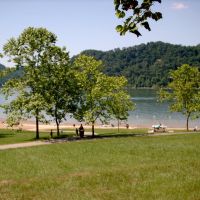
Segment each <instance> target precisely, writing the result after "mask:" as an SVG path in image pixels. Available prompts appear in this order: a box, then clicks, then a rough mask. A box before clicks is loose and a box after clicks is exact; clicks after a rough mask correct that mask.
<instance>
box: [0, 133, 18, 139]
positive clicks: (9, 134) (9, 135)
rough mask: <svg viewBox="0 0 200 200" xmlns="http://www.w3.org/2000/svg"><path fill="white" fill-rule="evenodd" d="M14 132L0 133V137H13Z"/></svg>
mask: <svg viewBox="0 0 200 200" xmlns="http://www.w3.org/2000/svg"><path fill="white" fill-rule="evenodd" d="M14 136H15V134H14V133H0V138H8V137H14Z"/></svg>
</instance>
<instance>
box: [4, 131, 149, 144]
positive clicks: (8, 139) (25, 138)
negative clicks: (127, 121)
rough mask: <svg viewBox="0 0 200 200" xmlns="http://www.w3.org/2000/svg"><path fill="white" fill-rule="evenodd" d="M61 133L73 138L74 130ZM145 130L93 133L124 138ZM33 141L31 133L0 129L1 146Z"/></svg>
mask: <svg viewBox="0 0 200 200" xmlns="http://www.w3.org/2000/svg"><path fill="white" fill-rule="evenodd" d="M63 131H67V132H63V133H61V136H60V137H73V136H75V130H74V129H65V130H63ZM85 131H87V132H91V129H86V130H85ZM146 132H147V129H135V130H131V129H120V132H119V133H118V131H117V129H95V133H98V136H104V137H105V136H107V137H108V136H109V137H110V136H116V137H117V136H124V135H127V136H128V135H135V134H138V133H146ZM53 135H54V138H56V131H55V130H54V133H53ZM40 139H42V140H43V139H50V131H49V132H41V133H40ZM34 140H35V132H33V131H16V130H10V129H0V145H1V144H13V143H21V142H30V141H34Z"/></svg>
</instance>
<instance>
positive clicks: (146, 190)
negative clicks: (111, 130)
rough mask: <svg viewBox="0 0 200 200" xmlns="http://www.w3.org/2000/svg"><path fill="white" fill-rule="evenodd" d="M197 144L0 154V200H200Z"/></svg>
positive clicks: (180, 140)
mask: <svg viewBox="0 0 200 200" xmlns="http://www.w3.org/2000/svg"><path fill="white" fill-rule="evenodd" d="M127 136H128V135H127ZM1 139H2V138H1ZM199 144H200V134H198V133H197V134H185V135H173V136H156V137H145V136H144V137H133V136H129V137H113V138H107V139H95V140H83V141H78V142H67V143H62V144H53V145H47V146H38V147H32V148H24V149H12V150H6V151H0V161H1V162H0V169H1V170H0V199H5V200H10V199H26V200H28V199H41V200H46V199H48V200H51V199H56V200H57V199H58V200H62V199H63V200H64V199H69V200H115V199H116V200H132V199H134V200H135V199H145V200H146V199H148V200H149V199H150V200H151V199H152V200H153V199H156V200H157V199H160V200H161V199H162V200H163V199H168V200H184V199H187V200H193V199H194V200H198V199H200V170H199V169H200V156H199V155H200V148H199Z"/></svg>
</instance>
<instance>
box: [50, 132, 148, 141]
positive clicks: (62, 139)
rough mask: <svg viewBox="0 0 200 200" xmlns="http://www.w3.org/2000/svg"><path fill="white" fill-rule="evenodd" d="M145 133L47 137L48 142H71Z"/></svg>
mask: <svg viewBox="0 0 200 200" xmlns="http://www.w3.org/2000/svg"><path fill="white" fill-rule="evenodd" d="M146 135H147V134H146V133H139V134H138V133H128V134H127V133H121V134H113V133H110V134H109V133H108V134H106V135H104V134H102V135H95V136H94V137H92V135H85V136H84V137H83V138H80V137H79V136H73V135H64V137H63V135H61V136H60V137H53V138H50V139H48V142H50V143H60V142H65V141H66V142H70V141H71V142H72V141H83V140H96V139H107V138H127V137H138V136H146Z"/></svg>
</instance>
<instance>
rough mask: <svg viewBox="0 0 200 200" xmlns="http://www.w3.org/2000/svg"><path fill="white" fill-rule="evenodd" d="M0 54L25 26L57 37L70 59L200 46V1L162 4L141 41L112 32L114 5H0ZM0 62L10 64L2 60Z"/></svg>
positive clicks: (79, 0) (63, 1)
mask: <svg viewBox="0 0 200 200" xmlns="http://www.w3.org/2000/svg"><path fill="white" fill-rule="evenodd" d="M0 9H1V11H0V19H1V20H0V52H2V51H3V50H2V49H3V45H4V44H5V43H6V42H7V41H8V40H9V39H10V38H11V37H17V36H19V35H20V33H22V32H23V30H24V29H25V28H27V27H30V26H31V27H44V28H47V29H48V30H49V31H51V32H53V33H55V34H56V35H57V37H58V42H57V45H59V46H66V47H67V50H68V51H69V52H70V56H73V55H76V54H78V53H80V52H81V51H83V50H86V49H96V50H103V51H107V50H111V49H115V48H123V47H129V46H134V45H138V44H141V43H147V42H151V41H163V42H168V43H172V44H181V45H187V46H188V45H190V46H193V45H197V44H200V37H199V36H200V26H199V20H200V12H199V9H200V1H199V0H177V1H176V0H162V4H159V3H155V6H154V8H153V10H155V11H160V12H162V14H163V19H161V20H160V21H158V22H153V21H151V22H150V26H151V29H152V31H151V32H149V31H148V30H146V29H141V33H142V37H139V38H137V37H136V36H135V35H133V34H126V35H125V36H120V35H119V34H118V33H117V32H116V31H115V27H116V26H117V25H118V24H120V21H119V19H117V18H116V16H115V11H114V5H113V0H0ZM0 63H2V64H5V65H9V64H8V63H7V61H6V58H3V59H1V60H0Z"/></svg>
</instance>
